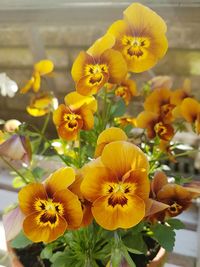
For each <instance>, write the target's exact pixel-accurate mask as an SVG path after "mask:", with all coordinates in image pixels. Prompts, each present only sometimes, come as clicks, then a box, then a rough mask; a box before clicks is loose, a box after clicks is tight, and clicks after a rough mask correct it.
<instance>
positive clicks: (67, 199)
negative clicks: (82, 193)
mask: <svg viewBox="0 0 200 267" xmlns="http://www.w3.org/2000/svg"><path fill="white" fill-rule="evenodd" d="M53 200H54V201H55V202H60V203H61V204H62V205H63V207H64V214H63V217H64V218H65V220H66V222H67V224H68V228H70V229H74V228H77V227H79V226H80V224H81V222H82V218H83V212H82V208H81V202H80V201H79V199H78V196H76V195H75V194H73V193H72V192H71V191H69V190H68V189H65V190H61V191H57V192H56V193H55V195H54V198H53Z"/></svg>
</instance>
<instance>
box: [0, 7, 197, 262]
mask: <svg viewBox="0 0 200 267" xmlns="http://www.w3.org/2000/svg"><path fill="white" fill-rule="evenodd" d="M166 30H167V27H166V24H165V22H164V21H163V19H162V18H161V17H160V16H158V15H157V14H156V13H155V12H153V11H152V10H151V9H149V8H147V7H145V6H143V5H141V4H139V3H133V4H132V5H130V6H129V7H128V8H127V9H126V10H125V11H124V13H123V18H122V19H121V20H118V21H116V22H114V23H113V24H112V25H111V26H110V27H109V28H108V30H107V32H106V33H105V35H104V36H102V37H101V38H100V39H98V40H97V41H96V42H95V43H94V44H93V45H92V46H91V47H90V48H89V49H88V50H87V51H81V52H80V53H79V55H78V56H77V58H76V59H75V61H74V63H73V66H72V70H71V74H72V78H73V80H74V83H75V90H74V91H72V92H70V93H68V94H67V95H66V96H65V98H64V104H59V105H58V101H57V99H56V97H55V96H54V94H53V93H52V92H48V91H43V89H42V88H43V79H44V76H45V79H47V78H48V75H49V74H50V73H51V72H52V71H53V69H54V65H53V63H52V62H51V61H50V60H41V61H39V62H37V63H36V64H35V65H34V70H33V74H32V76H31V78H30V79H29V81H28V82H27V83H26V85H25V86H24V87H23V88H22V89H21V93H22V94H25V93H27V92H28V91H30V90H31V89H32V90H33V97H32V98H31V101H30V104H29V105H28V106H27V112H28V113H29V114H30V115H31V116H35V117H38V116H45V121H44V125H43V127H42V130H40V129H38V128H37V127H36V126H34V125H31V124H29V123H18V122H16V121H11V122H7V123H5V125H4V129H3V131H1V132H0V156H1V158H2V160H4V161H5V162H6V163H7V164H8V165H9V166H10V167H11V168H12V169H13V171H14V173H15V175H17V177H15V178H14V180H13V184H14V186H15V187H20V191H19V197H18V203H17V207H15V209H12V210H11V211H9V212H8V213H7V214H5V215H4V226H5V231H6V235H7V239H8V240H9V241H10V240H13V239H14V240H13V241H12V242H13V243H12V244H13V246H14V244H16V243H17V242H22V239H19V240H20V241H16V240H18V239H17V238H18V236H19V235H23V237H24V239H25V240H26V244H27V242H28V244H31V243H32V242H33V243H41V242H42V243H43V245H42V248H43V250H42V251H41V254H40V256H41V258H43V259H47V258H48V259H49V258H50V259H49V260H50V262H51V263H53V264H54V265H53V266H85V267H93V266H105V265H106V264H108V265H107V266H113V267H117V266H121V265H120V264H121V263H122V262H124V261H126V262H127V264H129V266H136V265H135V264H134V261H135V255H136V254H144V255H145V256H146V262H145V263H146V264H147V263H148V262H149V260H150V258H148V257H147V255H149V251H150V247H149V245H147V244H149V243H152V240H153V245H154V246H155V244H160V245H161V246H163V247H164V248H166V249H168V250H171V249H172V248H173V242H174V239H173V238H172V240H171V239H170V240H168V238H170V237H171V236H172V237H174V230H175V229H178V228H181V227H182V224H181V223H180V222H179V221H178V220H177V219H175V220H174V219H173V217H175V216H177V215H179V214H180V213H181V212H182V211H184V210H185V209H186V208H188V207H189V206H190V204H191V203H192V199H193V198H196V197H198V196H199V195H200V190H199V189H198V188H197V187H194V186H193V185H192V184H187V185H185V184H184V182H185V181H187V179H181V174H180V177H179V179H176V178H177V177H174V181H173V182H170V180H169V179H168V176H169V177H173V172H170V171H169V170H168V172H167V173H166V172H165V169H164V160H166V159H168V160H171V161H176V160H177V158H178V157H179V154H177V147H176V143H175V141H174V136H175V135H176V133H177V132H180V131H182V130H183V129H184V125H186V123H187V125H189V126H192V130H194V132H195V133H196V134H199V133H200V103H199V102H198V101H197V100H196V99H195V98H194V97H193V95H192V93H191V88H190V83H189V81H188V80H186V81H185V82H184V84H183V85H182V87H181V88H180V89H172V85H173V83H172V79H171V78H170V77H167V76H160V77H154V78H153V79H151V80H150V81H147V83H145V84H144V86H143V88H140V89H139V88H138V86H137V85H136V81H135V80H133V77H132V76H133V75H134V73H141V72H144V71H147V70H149V69H150V68H152V67H153V66H154V65H155V64H156V63H157V62H158V61H159V60H160V59H161V58H162V57H163V56H164V55H165V53H166V51H167V47H168V41H167V38H166V35H165V34H166ZM138 96H140V97H139V98H138ZM138 99H139V100H138ZM141 99H143V100H142V101H143V108H144V110H143V111H142V112H140V113H138V112H137V113H135V114H130V113H129V107H131V105H132V103H134V101H141ZM191 107H192V108H191ZM51 115H52V121H53V123H54V126H55V128H56V130H57V133H58V138H57V139H55V138H54V139H52V138H49V135H48V137H47V135H46V130H47V127H48V122H49V120H50V119H51ZM38 155H40V157H41V156H42V157H43V158H44V159H45V161H51V159H52V158H55V157H58V158H59V160H60V166H59V167H56V166H55V167H54V164H52V166H51V168H50V169H45V168H42V167H41V166H40V165H39V160H38ZM180 155H181V153H180ZM8 159H9V160H12V161H11V163H10V162H9V161H8ZM16 161H17V164H18V165H17V166H16V165H15V164H16ZM12 163H13V164H12ZM20 164H21V165H20ZM52 168H53V170H52ZM13 225H15V227H14V228H13V227H12V226H13ZM162 231H163V232H166V233H169V232H170V234H169V237H167V236H166V240H162V235H159V233H161V232H162ZM24 239H23V240H24ZM135 240H136V241H135ZM149 240H151V242H149ZM147 241H148V242H147ZM165 241H166V242H165ZM22 243H23V242H22ZM17 244H18V243H17ZM169 244H170V245H169ZM20 245H21V247H23V244H20ZM18 246H19V244H18ZM56 255H57V256H58V257H57V256H56ZM59 255H60V256H61V261H59ZM62 259H63V262H65V264H64V265H62ZM66 262H67V263H66ZM56 264H57V265H56ZM127 266H128V265H127ZM137 266H139V267H141V265H137Z"/></svg>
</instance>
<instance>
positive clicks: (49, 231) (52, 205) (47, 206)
mask: <svg viewBox="0 0 200 267" xmlns="http://www.w3.org/2000/svg"><path fill="white" fill-rule="evenodd" d="M74 180H75V173H74V170H73V169H72V168H70V167H65V168H61V169H59V170H57V171H56V172H54V173H53V174H52V175H51V176H50V177H49V178H48V179H47V180H46V181H45V183H44V184H41V183H32V184H29V185H27V186H25V187H24V188H22V189H21V190H20V192H19V206H20V209H21V211H22V212H23V213H24V215H25V219H24V222H23V230H24V233H25V234H26V236H27V237H28V238H29V239H30V240H32V241H33V242H45V243H48V242H51V241H53V240H56V239H57V238H58V237H59V236H61V235H62V234H64V232H65V230H66V229H74V228H77V227H79V225H80V223H81V220H82V216H83V214H82V209H81V203H80V202H79V200H78V197H77V196H76V195H75V194H73V193H72V192H71V191H70V190H69V189H67V187H68V186H69V185H70V184H72V183H73V181H74Z"/></svg>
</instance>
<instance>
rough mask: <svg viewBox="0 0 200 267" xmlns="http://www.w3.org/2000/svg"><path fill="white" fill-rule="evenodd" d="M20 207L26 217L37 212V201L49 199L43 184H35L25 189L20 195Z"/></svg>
mask: <svg viewBox="0 0 200 267" xmlns="http://www.w3.org/2000/svg"><path fill="white" fill-rule="evenodd" d="M18 199H19V206H20V209H21V210H22V212H23V213H24V214H25V215H28V214H31V213H33V212H34V211H35V208H34V203H35V201H36V200H37V199H47V194H46V191H45V189H44V186H43V184H40V183H33V184H29V185H26V186H25V187H23V188H22V189H21V190H20V191H19V194H18Z"/></svg>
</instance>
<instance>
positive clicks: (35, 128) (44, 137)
mask: <svg viewBox="0 0 200 267" xmlns="http://www.w3.org/2000/svg"><path fill="white" fill-rule="evenodd" d="M29 126H30V127H31V128H33V129H34V130H35V131H36V132H37V133H38V134H40V135H41V137H42V139H44V141H45V142H47V143H48V144H49V146H50V147H51V148H53V149H54V151H55V152H56V155H57V156H58V157H59V158H60V159H61V160H62V161H63V162H64V163H65V164H66V165H69V164H68V162H67V161H66V160H65V158H64V157H63V156H62V155H60V154H58V153H57V151H56V149H55V148H54V147H53V146H52V144H51V142H50V141H49V140H48V139H47V138H46V136H45V135H44V134H43V133H42V132H41V131H40V130H39V129H38V128H37V127H35V126H34V125H32V124H29Z"/></svg>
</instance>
